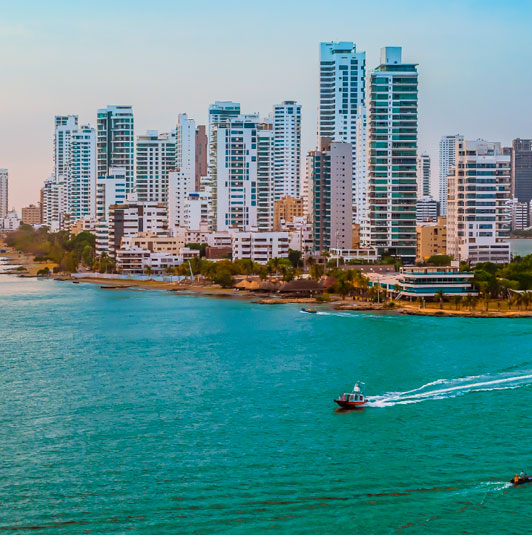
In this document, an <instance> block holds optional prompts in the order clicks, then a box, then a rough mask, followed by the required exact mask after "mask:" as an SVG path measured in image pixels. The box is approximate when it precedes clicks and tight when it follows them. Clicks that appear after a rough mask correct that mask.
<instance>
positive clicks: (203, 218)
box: [183, 191, 211, 230]
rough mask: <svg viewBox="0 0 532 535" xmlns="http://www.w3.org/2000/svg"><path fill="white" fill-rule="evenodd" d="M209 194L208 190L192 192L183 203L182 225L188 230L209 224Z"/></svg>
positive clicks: (198, 228)
mask: <svg viewBox="0 0 532 535" xmlns="http://www.w3.org/2000/svg"><path fill="white" fill-rule="evenodd" d="M210 208H211V196H210V194H209V193H208V192H204V191H202V192H192V193H190V194H189V196H188V198H187V200H186V201H185V205H184V213H183V226H184V227H185V228H186V229H188V230H200V229H201V228H202V227H205V226H207V228H208V225H209V211H210Z"/></svg>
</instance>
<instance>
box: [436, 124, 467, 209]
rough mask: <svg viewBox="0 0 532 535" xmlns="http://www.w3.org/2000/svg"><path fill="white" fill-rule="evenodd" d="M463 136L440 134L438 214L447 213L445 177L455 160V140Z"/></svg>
mask: <svg viewBox="0 0 532 535" xmlns="http://www.w3.org/2000/svg"><path fill="white" fill-rule="evenodd" d="M463 139H464V136H461V135H460V134H456V135H454V136H442V138H441V140H440V214H441V215H442V216H446V215H447V177H448V175H449V170H450V169H452V168H453V167H454V164H455V161H456V142H457V141H462V140H463Z"/></svg>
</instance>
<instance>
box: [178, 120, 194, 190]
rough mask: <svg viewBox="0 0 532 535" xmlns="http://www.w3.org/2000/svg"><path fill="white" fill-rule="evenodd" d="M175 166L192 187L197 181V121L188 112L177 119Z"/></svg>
mask: <svg viewBox="0 0 532 535" xmlns="http://www.w3.org/2000/svg"><path fill="white" fill-rule="evenodd" d="M175 168H176V169H177V170H178V171H181V173H183V175H184V176H185V177H186V179H187V181H189V182H190V184H191V186H192V188H194V187H195V182H196V123H195V121H194V119H189V118H188V116H187V114H186V113H180V114H179V116H178V119H177V147H176V164H175Z"/></svg>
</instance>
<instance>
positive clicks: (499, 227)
mask: <svg viewBox="0 0 532 535" xmlns="http://www.w3.org/2000/svg"><path fill="white" fill-rule="evenodd" d="M447 199H448V201H447V202H448V204H447V254H449V255H450V256H452V257H453V258H454V259H455V260H470V261H471V262H472V263H477V262H499V263H500V262H508V261H509V260H510V247H509V242H508V238H509V218H508V208H507V201H508V200H509V199H510V156H509V155H506V154H503V151H502V148H501V144H500V143H492V142H488V141H484V140H482V139H478V140H476V141H464V140H459V141H457V143H456V162H455V166H454V169H452V170H451V171H450V173H449V176H448V197H447Z"/></svg>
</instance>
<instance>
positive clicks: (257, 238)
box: [230, 232, 290, 264]
mask: <svg viewBox="0 0 532 535" xmlns="http://www.w3.org/2000/svg"><path fill="white" fill-rule="evenodd" d="M230 234H231V237H232V243H231V246H232V259H233V260H238V259H241V258H250V259H251V260H253V262H257V263H259V264H266V263H267V262H268V260H271V259H272V258H288V253H289V244H290V236H289V234H288V232H230Z"/></svg>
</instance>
